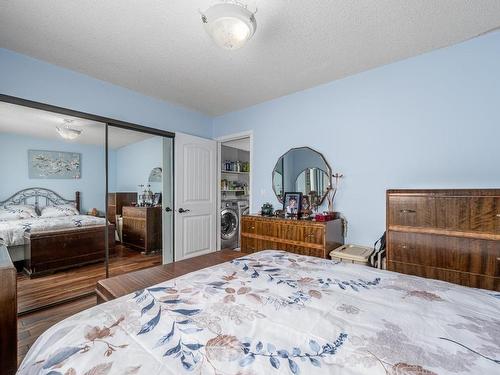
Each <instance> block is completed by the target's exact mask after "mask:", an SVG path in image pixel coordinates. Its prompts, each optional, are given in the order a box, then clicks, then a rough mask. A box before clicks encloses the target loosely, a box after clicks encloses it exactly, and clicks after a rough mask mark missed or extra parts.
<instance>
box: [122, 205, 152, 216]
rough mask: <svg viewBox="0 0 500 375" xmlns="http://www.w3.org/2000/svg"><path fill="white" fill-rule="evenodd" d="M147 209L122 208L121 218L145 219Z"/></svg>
mask: <svg viewBox="0 0 500 375" xmlns="http://www.w3.org/2000/svg"><path fill="white" fill-rule="evenodd" d="M147 212H148V210H147V208H146V207H128V206H127V207H123V208H122V216H123V217H134V218H140V219H145V218H146V216H147Z"/></svg>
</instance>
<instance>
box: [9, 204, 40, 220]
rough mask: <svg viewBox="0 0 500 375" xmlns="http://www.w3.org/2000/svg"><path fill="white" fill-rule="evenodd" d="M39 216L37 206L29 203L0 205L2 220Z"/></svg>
mask: <svg viewBox="0 0 500 375" xmlns="http://www.w3.org/2000/svg"><path fill="white" fill-rule="evenodd" d="M37 216H38V215H37V213H36V210H35V206H31V205H28V204H19V205H17V204H11V205H8V206H4V207H0V221H9V220H21V219H30V218H32V217H37Z"/></svg>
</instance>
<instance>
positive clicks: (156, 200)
mask: <svg viewBox="0 0 500 375" xmlns="http://www.w3.org/2000/svg"><path fill="white" fill-rule="evenodd" d="M160 205H161V193H155V195H154V196H153V206H160Z"/></svg>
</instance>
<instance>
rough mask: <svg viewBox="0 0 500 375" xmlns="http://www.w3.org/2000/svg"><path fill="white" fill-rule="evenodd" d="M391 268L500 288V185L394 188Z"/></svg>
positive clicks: (390, 202)
mask: <svg viewBox="0 0 500 375" xmlns="http://www.w3.org/2000/svg"><path fill="white" fill-rule="evenodd" d="M387 260H388V269H389V270H392V271H396V272H401V273H407V274H412V275H417V276H423V277H429V278H435V279H440V280H445V281H449V282H453V283H457V284H461V285H466V286H471V287H475V288H485V289H493V290H500V189H461V190H388V191H387Z"/></svg>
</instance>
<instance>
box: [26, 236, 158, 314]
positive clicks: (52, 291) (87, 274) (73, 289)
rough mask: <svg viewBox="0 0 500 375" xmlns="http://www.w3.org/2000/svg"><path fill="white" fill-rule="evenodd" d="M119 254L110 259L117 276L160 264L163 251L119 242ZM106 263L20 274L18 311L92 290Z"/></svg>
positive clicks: (76, 296)
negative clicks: (30, 275)
mask: <svg viewBox="0 0 500 375" xmlns="http://www.w3.org/2000/svg"><path fill="white" fill-rule="evenodd" d="M116 252H117V255H116V256H115V257H112V258H111V259H110V264H109V274H110V276H117V275H121V274H124V273H128V272H132V271H137V270H141V269H145V268H149V267H153V266H157V265H160V264H161V255H143V254H141V253H140V252H139V251H137V250H132V249H129V248H127V247H126V246H123V245H117V249H116ZM105 277H106V275H105V269H104V263H98V264H91V265H88V266H83V267H78V268H73V269H69V270H66V271H63V272H56V273H54V274H52V275H47V276H43V277H39V278H34V279H30V278H28V277H27V276H26V275H25V274H23V273H18V275H17V311H18V313H19V314H24V313H26V312H29V311H32V310H35V309H40V308H43V307H46V306H51V305H53V304H56V303H61V302H64V301H68V300H72V299H75V298H78V297H81V296H85V295H88V294H90V293H93V292H94V290H95V286H96V283H97V281H99V280H101V279H104V278H105Z"/></svg>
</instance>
